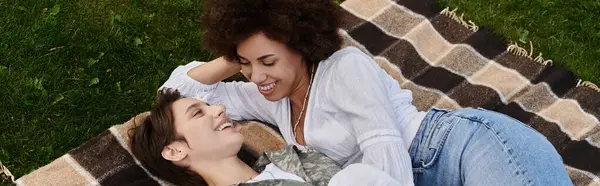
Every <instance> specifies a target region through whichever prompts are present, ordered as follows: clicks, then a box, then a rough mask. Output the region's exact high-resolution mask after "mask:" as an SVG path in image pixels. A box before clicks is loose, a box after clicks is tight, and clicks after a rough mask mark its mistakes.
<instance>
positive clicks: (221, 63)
mask: <svg viewBox="0 0 600 186" xmlns="http://www.w3.org/2000/svg"><path fill="white" fill-rule="evenodd" d="M240 70H241V67H240V64H239V63H236V62H229V61H227V60H226V59H225V58H224V57H220V58H217V59H214V60H212V61H210V62H208V63H206V64H204V65H199V66H197V67H194V68H193V69H191V70H190V71H188V72H187V75H188V76H190V77H191V78H192V79H194V80H196V81H198V82H200V83H202V84H205V85H212V84H215V83H218V82H220V81H223V80H224V79H226V78H228V77H231V76H233V75H234V74H236V73H238V72H239V71H240Z"/></svg>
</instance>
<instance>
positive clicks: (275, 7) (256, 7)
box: [202, 0, 342, 65]
mask: <svg viewBox="0 0 600 186" xmlns="http://www.w3.org/2000/svg"><path fill="white" fill-rule="evenodd" d="M205 3H206V4H205V14H204V16H203V21H202V22H203V25H204V26H203V27H204V29H206V33H205V35H204V44H205V46H206V48H207V49H208V50H210V51H211V52H213V53H215V54H217V55H219V56H225V59H227V60H230V61H232V60H237V59H238V54H237V50H236V46H237V44H239V43H240V42H242V41H244V40H245V39H247V38H248V37H250V36H252V35H253V34H256V33H258V32H263V33H264V34H265V35H266V36H267V37H268V38H269V39H272V40H275V41H279V42H281V43H284V44H286V45H287V46H288V47H289V48H290V49H292V50H294V51H296V52H298V53H300V54H301V55H302V56H303V57H304V59H305V61H306V62H307V63H308V64H309V65H310V64H314V63H318V62H320V61H322V60H325V59H327V58H328V57H329V56H330V55H332V54H333V53H334V52H335V51H337V50H339V49H340V48H341V44H342V38H341V36H340V35H339V33H338V27H339V24H340V11H341V10H340V7H339V6H338V5H337V4H335V3H334V2H333V1H332V0H207V1H206V2H205Z"/></svg>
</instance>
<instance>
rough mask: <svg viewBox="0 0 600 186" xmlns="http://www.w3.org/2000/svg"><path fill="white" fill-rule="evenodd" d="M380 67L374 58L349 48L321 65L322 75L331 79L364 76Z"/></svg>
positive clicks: (356, 49)
mask: <svg viewBox="0 0 600 186" xmlns="http://www.w3.org/2000/svg"><path fill="white" fill-rule="evenodd" d="M374 67H378V65H377V63H375V61H374V60H373V58H372V57H371V56H369V55H367V54H366V53H364V52H363V51H361V50H360V49H358V48H356V47H353V46H348V47H345V48H342V49H340V50H338V51H337V52H335V53H334V54H333V55H331V56H330V57H329V58H327V59H326V60H324V61H322V62H321V63H320V64H319V71H321V72H320V74H322V75H325V77H330V78H341V77H344V76H347V75H352V74H357V73H359V74H363V73H364V72H365V71H371V72H373V71H372V70H373V69H374Z"/></svg>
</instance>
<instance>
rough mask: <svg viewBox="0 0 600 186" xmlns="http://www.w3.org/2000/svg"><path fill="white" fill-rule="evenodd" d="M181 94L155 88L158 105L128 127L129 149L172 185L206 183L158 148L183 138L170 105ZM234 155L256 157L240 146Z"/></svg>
mask: <svg viewBox="0 0 600 186" xmlns="http://www.w3.org/2000/svg"><path fill="white" fill-rule="evenodd" d="M181 98H183V97H182V96H181V94H180V93H179V91H177V90H173V89H162V90H160V91H159V92H158V105H156V106H155V107H154V109H152V111H151V112H150V116H148V117H146V119H144V121H143V123H141V124H140V125H139V126H136V127H134V128H132V130H133V131H132V134H131V152H132V154H133V155H134V156H135V157H136V158H137V159H138V160H139V161H140V162H141V163H142V166H144V167H145V168H146V169H147V170H148V171H149V172H150V173H151V174H153V175H155V176H157V177H158V178H160V179H163V180H165V181H168V182H171V183H173V184H176V185H207V183H206V181H204V179H203V178H202V177H201V176H200V175H199V174H197V173H195V172H193V171H191V170H189V168H188V167H181V166H177V165H175V164H174V163H173V162H171V161H169V160H166V159H164V158H163V157H162V150H163V149H164V147H166V146H167V145H169V144H171V143H172V142H174V141H177V140H182V141H185V138H184V137H183V136H179V135H178V134H177V132H176V130H175V124H174V120H173V110H172V107H171V106H172V105H173V103H174V102H175V101H177V100H179V99H181ZM238 157H239V158H240V159H242V160H243V161H244V162H245V163H246V164H249V165H251V164H252V163H253V162H254V161H256V156H255V155H254V154H253V153H251V152H250V151H248V150H246V149H244V147H242V149H241V150H240V152H239V153H238Z"/></svg>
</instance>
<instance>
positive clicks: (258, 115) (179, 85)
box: [159, 61, 281, 125]
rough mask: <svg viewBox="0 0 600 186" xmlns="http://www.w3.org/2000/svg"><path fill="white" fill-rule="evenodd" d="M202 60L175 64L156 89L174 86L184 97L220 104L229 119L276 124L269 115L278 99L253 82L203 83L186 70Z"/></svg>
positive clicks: (271, 113)
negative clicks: (263, 93) (264, 92)
mask: <svg viewBox="0 0 600 186" xmlns="http://www.w3.org/2000/svg"><path fill="white" fill-rule="evenodd" d="M202 64H205V62H197V61H193V62H191V63H188V64H186V65H182V66H179V67H177V68H175V70H173V72H172V73H171V76H170V77H169V79H168V80H167V81H166V82H165V83H164V84H163V85H162V86H161V87H160V88H159V90H161V89H163V88H172V89H177V90H178V91H179V92H180V93H181V95H182V96H184V97H189V98H196V99H200V100H202V101H204V102H206V103H208V104H211V105H224V106H225V108H226V113H227V115H228V116H229V117H230V118H231V119H233V120H260V121H263V122H267V123H270V124H274V125H276V122H275V119H274V117H273V116H274V112H276V111H277V108H278V107H279V104H281V102H271V101H268V100H266V99H265V98H264V97H263V96H262V95H261V94H260V92H258V89H257V87H256V84H254V83H247V82H227V83H225V82H219V83H215V84H212V85H205V84H202V83H200V82H198V81H196V80H194V79H193V78H191V77H190V76H188V71H190V70H191V69H193V68H194V67H196V66H199V65H202Z"/></svg>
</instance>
